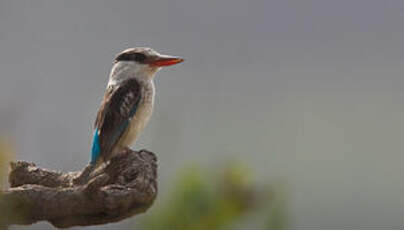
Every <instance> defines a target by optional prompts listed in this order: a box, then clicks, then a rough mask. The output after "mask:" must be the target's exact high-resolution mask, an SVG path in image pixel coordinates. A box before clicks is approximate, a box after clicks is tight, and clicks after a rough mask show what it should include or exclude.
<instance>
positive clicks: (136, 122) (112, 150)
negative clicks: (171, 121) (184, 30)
mask: <svg viewBox="0 0 404 230" xmlns="http://www.w3.org/2000/svg"><path fill="white" fill-rule="evenodd" d="M183 61H184V59H183V58H180V57H176V56H170V55H163V54H160V53H158V52H157V51H155V50H153V49H152V48H149V47H135V48H129V49H126V50H124V51H122V52H120V53H118V54H117V55H116V56H115V60H114V62H113V66H112V69H111V72H110V75H109V80H108V84H107V87H106V90H105V93H104V98H103V100H102V102H101V105H100V107H99V109H98V112H97V116H96V119H95V123H94V132H93V144H92V148H91V158H90V165H91V166H93V167H95V168H96V167H98V166H99V165H101V164H103V163H107V162H108V161H109V160H110V159H112V158H113V157H114V156H116V155H118V154H119V153H120V152H121V151H122V150H124V149H126V148H129V146H130V145H132V144H133V143H134V142H135V141H136V139H137V138H138V137H139V134H140V133H141V132H142V131H143V129H144V128H145V126H146V125H147V123H148V122H149V119H150V117H151V115H152V111H153V106H154V97H155V93H156V90H155V85H154V77H155V75H156V73H157V72H158V71H159V70H160V69H161V68H162V67H165V66H171V65H175V64H178V63H181V62H183Z"/></svg>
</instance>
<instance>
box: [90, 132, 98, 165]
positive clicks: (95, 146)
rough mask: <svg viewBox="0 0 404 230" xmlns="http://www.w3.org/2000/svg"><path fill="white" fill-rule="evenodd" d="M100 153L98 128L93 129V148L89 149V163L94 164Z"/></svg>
mask: <svg viewBox="0 0 404 230" xmlns="http://www.w3.org/2000/svg"><path fill="white" fill-rule="evenodd" d="M100 153H101V146H100V136H99V135H98V128H97V129H95V131H94V138H93V148H92V149H91V161H90V164H95V162H96V161H97V159H98V157H99V156H100Z"/></svg>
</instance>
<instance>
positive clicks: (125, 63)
mask: <svg viewBox="0 0 404 230" xmlns="http://www.w3.org/2000/svg"><path fill="white" fill-rule="evenodd" d="M183 61H184V59H182V58H179V57H175V56H169V55H163V54H160V53H158V52H157V51H155V50H153V49H152V48H148V47H136V48H129V49H126V50H124V51H122V52H120V53H119V54H117V55H116V57H115V61H114V67H113V70H112V71H113V72H112V73H111V74H112V75H114V72H115V75H116V74H118V73H124V75H133V76H135V77H138V78H146V79H147V78H153V76H154V74H155V73H156V72H157V71H158V70H160V69H161V68H162V67H165V66H170V65H175V64H178V63H180V62H183ZM123 77H124V76H123Z"/></svg>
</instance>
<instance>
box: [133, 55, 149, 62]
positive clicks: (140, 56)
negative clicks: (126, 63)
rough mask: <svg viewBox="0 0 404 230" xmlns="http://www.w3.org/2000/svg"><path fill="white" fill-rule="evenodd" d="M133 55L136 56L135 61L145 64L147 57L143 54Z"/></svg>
mask: <svg viewBox="0 0 404 230" xmlns="http://www.w3.org/2000/svg"><path fill="white" fill-rule="evenodd" d="M133 55H134V57H133V60H134V61H135V62H139V63H142V62H144V61H145V60H146V55H144V54H142V53H135V54H133Z"/></svg>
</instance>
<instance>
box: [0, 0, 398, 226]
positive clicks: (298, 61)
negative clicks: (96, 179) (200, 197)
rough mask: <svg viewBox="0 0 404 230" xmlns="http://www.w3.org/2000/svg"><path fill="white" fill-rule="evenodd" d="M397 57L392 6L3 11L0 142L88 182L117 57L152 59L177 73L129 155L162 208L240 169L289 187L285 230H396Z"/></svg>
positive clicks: (235, 0) (296, 1)
mask: <svg viewBox="0 0 404 230" xmlns="http://www.w3.org/2000/svg"><path fill="white" fill-rule="evenodd" d="M403 41H404V1H398V0H397V1H393V0H384V1H380V0H338V1H330V0H317V1H314V0H274V1H273V0H267V1H264V0H262V1H260V0H251V1H246V0H222V1H217V0H203V1H202V0H199V1H189V0H175V1H153V0H148V1H143V2H137V1H129V0H127V1H123V0H122V1H117V0H114V1H99V0H98V1H96V0H93V1H55V0H49V1H42V0H38V1H29V0H25V1H11V0H10V1H6V0H1V1H0V70H1V76H0V77H1V78H0V79H1V82H0V111H1V113H0V133H1V134H2V136H3V137H4V138H7V139H9V140H10V141H11V142H13V144H14V146H15V150H16V158H17V159H24V160H28V161H35V162H38V163H39V165H40V166H43V167H48V168H58V169H62V170H72V169H74V170H77V169H80V168H82V167H83V166H84V165H85V164H86V163H87V161H88V159H89V149H90V144H91V132H92V131H91V126H92V122H93V121H94V118H95V115H96V111H97V108H98V106H99V103H100V101H101V98H102V95H103V93H104V88H105V85H106V82H107V77H108V73H109V70H110V68H111V64H112V60H113V57H114V55H115V54H116V53H117V52H119V51H121V50H123V49H125V48H128V47H133V46H151V47H153V48H155V49H156V50H158V51H160V52H162V53H167V54H173V55H180V56H183V57H185V58H186V62H185V63H183V64H181V65H178V66H175V67H172V68H167V69H165V70H162V71H161V72H160V73H158V75H157V77H156V80H157V83H156V87H157V90H158V94H157V99H156V108H155V112H154V115H153V117H152V120H151V123H150V125H149V126H148V127H147V129H146V130H145V132H144V134H143V135H142V137H141V139H140V140H139V141H138V143H137V145H136V147H135V148H144V147H146V148H148V149H150V150H152V151H154V152H156V153H158V154H159V166H160V167H159V170H160V177H159V178H160V188H161V190H160V197H159V199H158V201H157V202H156V203H155V205H159V202H160V200H161V197H163V196H164V194H165V192H166V191H169V188H170V186H169V182H170V180H171V179H172V178H173V175H175V173H176V172H177V171H178V169H180V168H183V167H184V166H185V165H186V164H188V163H195V162H198V163H200V164H202V165H206V166H208V167H210V166H214V165H219V164H220V162H223V161H227V160H232V159H239V160H241V161H244V162H246V163H247V164H249V165H252V166H253V167H254V169H255V173H256V175H257V179H258V180H261V181H262V182H268V183H272V182H273V181H277V180H282V181H284V183H285V184H286V187H287V189H288V194H287V195H288V210H289V215H290V216H289V217H290V218H289V221H290V223H289V226H290V227H291V229H299V230H317V229H319V230H321V229H327V230H334V229H335V230H339V229H355V230H361V229H364V230H365V229H366V230H370V229H375V230H376V229H384V230H390V229H391V230H393V229H394V230H395V229H404V181H403V179H402V178H403V174H404V167H403V161H404V155H403V151H402V149H403V144H402V143H403V136H404V122H403V115H404V103H403V101H404V92H403V88H404V79H403V72H404V65H403V61H404V45H403ZM140 218H142V216H139V217H136V218H132V219H131V220H128V221H123V222H121V223H118V224H111V225H106V226H104V228H106V229H118V228H121V227H130V226H131V225H132V224H133V223H134V222H136V220H137V219H140ZM49 228H51V227H50V225H48V224H46V223H40V224H36V225H33V226H30V227H15V228H13V229H49ZM93 229H99V227H95V228H93Z"/></svg>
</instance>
